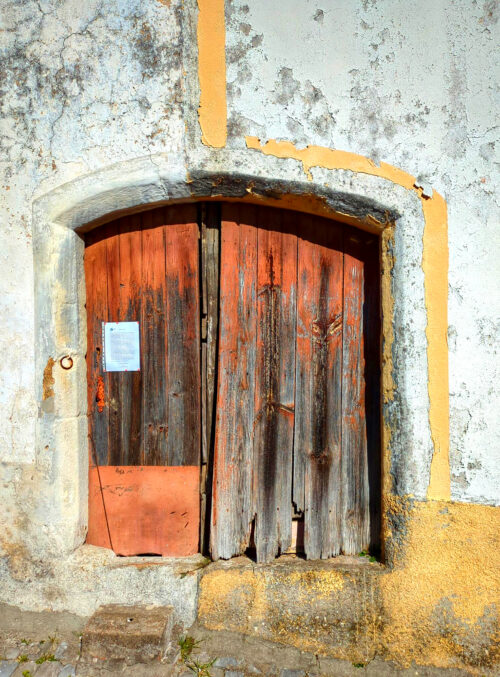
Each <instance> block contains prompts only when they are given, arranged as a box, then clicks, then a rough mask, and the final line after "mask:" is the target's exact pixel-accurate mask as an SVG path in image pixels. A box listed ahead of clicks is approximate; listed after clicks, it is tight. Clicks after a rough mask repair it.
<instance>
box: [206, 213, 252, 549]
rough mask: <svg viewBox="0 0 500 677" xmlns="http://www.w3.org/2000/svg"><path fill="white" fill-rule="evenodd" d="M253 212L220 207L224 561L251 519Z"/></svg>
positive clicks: (213, 541) (215, 524)
mask: <svg viewBox="0 0 500 677" xmlns="http://www.w3.org/2000/svg"><path fill="white" fill-rule="evenodd" d="M255 219H256V208H255V207H253V206H250V205H249V206H243V205H236V204H227V205H222V223H221V254H220V261H221V262H220V330H219V369H218V392H217V407H216V409H217V412H216V417H217V418H216V432H215V450H214V480H213V489H212V517H211V524H212V529H211V535H210V550H211V553H212V556H213V557H214V559H218V558H219V557H222V558H224V559H227V558H229V557H232V556H233V555H237V554H239V553H240V552H243V551H244V550H245V548H246V547H248V545H249V541H250V531H251V523H252V519H253V501H252V490H251V487H252V464H253V432H254V431H253V427H254V391H255V380H254V374H255V340H256V281H257V229H256V227H255V225H254V224H255Z"/></svg>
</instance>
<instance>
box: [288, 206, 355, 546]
mask: <svg viewBox="0 0 500 677" xmlns="http://www.w3.org/2000/svg"><path fill="white" fill-rule="evenodd" d="M307 238H310V239H307ZM342 258H343V257H342V231H341V229H340V228H339V227H338V226H337V225H335V224H334V223H332V222H329V221H326V220H323V219H314V221H312V220H311V219H310V218H309V217H303V219H302V232H301V237H300V238H299V243H298V290H297V298H298V304H297V357H296V364H297V367H296V415H295V443H294V447H295V460H296V467H297V472H296V475H295V477H296V478H297V482H300V481H301V480H302V473H303V482H304V489H303V503H302V505H303V509H304V522H305V523H304V548H305V553H306V556H307V557H308V558H310V559H318V558H320V557H321V558H327V557H331V556H332V555H336V554H338V553H339V552H340V494H339V487H340V458H341V444H342V440H341V402H342V390H341V374H342ZM301 466H302V467H301ZM294 479H295V478H294ZM296 491H297V493H295V488H294V498H295V500H296V502H297V505H298V506H299V505H300V504H301V500H302V495H301V487H300V485H298V486H297V489H296Z"/></svg>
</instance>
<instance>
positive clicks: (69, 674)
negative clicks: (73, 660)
mask: <svg viewBox="0 0 500 677" xmlns="http://www.w3.org/2000/svg"><path fill="white" fill-rule="evenodd" d="M75 675H76V670H75V666H74V665H65V666H64V667H63V668H62V670H61V672H60V673H59V674H58V676H57V677H75Z"/></svg>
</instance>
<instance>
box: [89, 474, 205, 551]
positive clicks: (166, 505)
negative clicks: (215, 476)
mask: <svg viewBox="0 0 500 677" xmlns="http://www.w3.org/2000/svg"><path fill="white" fill-rule="evenodd" d="M199 472H200V470H199V467H198V466H170V467H162V466H100V467H99V469H97V468H90V472H89V530H88V534H87V543H89V544H91V545H97V546H101V547H104V548H111V549H112V550H113V551H114V552H115V553H116V554H117V555H123V556H132V555H145V554H151V555H162V556H163V557H187V556H189V555H193V554H195V553H196V552H198V538H199V520H200V500H199V488H198V484H199ZM101 484H102V492H101ZM108 527H109V531H108ZM110 538H111V540H110Z"/></svg>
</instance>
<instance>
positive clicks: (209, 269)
mask: <svg viewBox="0 0 500 677" xmlns="http://www.w3.org/2000/svg"><path fill="white" fill-rule="evenodd" d="M219 226H220V208H219V205H218V204H215V203H206V204H203V205H202V209H201V276H202V337H201V339H202V353H201V355H202V367H201V372H202V463H203V464H205V465H204V467H203V468H202V475H201V487H200V488H201V495H202V509H201V536H200V547H201V551H202V552H205V551H206V549H207V546H208V543H209V539H210V520H209V519H207V517H208V516H209V515H210V511H211V493H212V481H213V440H214V424H215V421H214V411H215V387H216V365H217V338H218V320H219V234H220V227H219Z"/></svg>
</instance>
